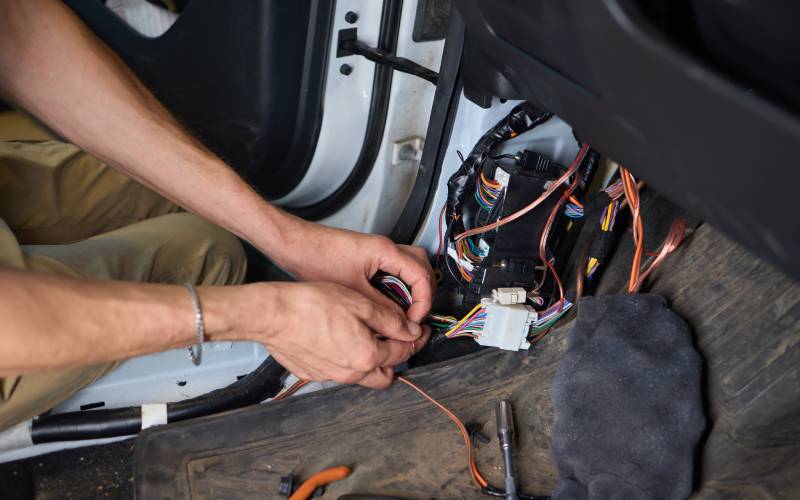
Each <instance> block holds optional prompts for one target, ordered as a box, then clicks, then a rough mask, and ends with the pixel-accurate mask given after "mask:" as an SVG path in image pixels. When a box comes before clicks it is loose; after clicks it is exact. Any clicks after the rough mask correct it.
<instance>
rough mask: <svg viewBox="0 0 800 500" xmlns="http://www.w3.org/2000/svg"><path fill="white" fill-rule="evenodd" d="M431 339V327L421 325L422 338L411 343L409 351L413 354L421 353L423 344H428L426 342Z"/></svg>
mask: <svg viewBox="0 0 800 500" xmlns="http://www.w3.org/2000/svg"><path fill="white" fill-rule="evenodd" d="M430 338H431V327H430V326H428V325H422V336H421V337H420V338H419V339H417V340H415V341H414V342H412V343H411V350H412V352H413V353H414V354H416V353H418V352H419V351H421V350H422V349H423V348H424V347H425V344H427V343H428V340H430Z"/></svg>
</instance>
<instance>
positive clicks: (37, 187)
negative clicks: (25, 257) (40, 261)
mask: <svg viewBox="0 0 800 500" xmlns="http://www.w3.org/2000/svg"><path fill="white" fill-rule="evenodd" d="M179 210H180V208H179V207H178V206H177V205H175V204H174V203H172V202H170V201H168V200H166V199H165V198H163V197H162V196H161V195H159V194H157V193H155V192H154V191H152V190H150V189H148V188H146V187H144V186H143V185H141V184H139V183H138V182H136V181H135V180H133V179H131V178H130V177H127V176H125V175H123V174H121V173H119V172H117V171H116V170H114V169H113V168H111V167H109V166H108V165H105V164H104V163H102V162H100V161H99V160H97V159H95V158H93V157H92V156H89V155H88V154H86V153H84V152H82V151H81V150H79V149H78V148H76V147H75V146H73V145H71V144H66V143H62V142H55V141H45V142H2V141H0V217H1V218H3V219H5V221H6V223H8V225H9V227H11V230H12V231H14V234H15V235H16V237H17V240H18V241H19V243H20V244H22V245H52V244H58V243H70V242H75V241H80V240H83V239H86V238H89V237H91V236H94V235H96V234H100V233H104V232H107V231H111V230H114V229H118V228H120V227H123V226H126V225H128V224H133V223H135V222H139V221H142V220H145V219H147V218H151V217H157V216H159V215H163V214H167V213H173V212H177V211H179Z"/></svg>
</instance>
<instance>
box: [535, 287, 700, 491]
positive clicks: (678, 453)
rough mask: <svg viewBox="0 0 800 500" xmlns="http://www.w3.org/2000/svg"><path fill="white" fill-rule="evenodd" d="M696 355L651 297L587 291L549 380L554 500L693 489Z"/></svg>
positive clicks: (681, 327)
mask: <svg viewBox="0 0 800 500" xmlns="http://www.w3.org/2000/svg"><path fill="white" fill-rule="evenodd" d="M701 376H702V360H701V357H700V354H699V353H698V352H697V350H696V349H695V347H694V345H693V343H692V335H691V332H690V330H689V327H688V326H687V324H686V322H684V321H683V319H681V317H680V316H678V315H677V314H676V313H675V312H673V311H672V310H671V309H669V307H668V306H667V304H666V301H665V300H664V299H663V298H662V297H660V296H658V295H645V294H626V295H605V296H600V297H586V298H583V299H581V301H580V303H579V306H578V317H577V320H576V322H575V326H574V327H573V329H572V332H571V333H570V334H569V338H568V341H567V352H566V354H565V355H564V357H563V359H562V361H561V365H560V367H559V369H558V373H557V374H556V377H555V379H554V381H553V385H552V387H551V394H550V396H551V398H552V399H553V406H554V407H555V426H554V429H553V455H554V457H555V461H556V465H557V467H558V472H559V476H560V478H559V482H558V484H557V485H556V489H555V491H554V492H553V499H555V500H567V499H569V500H573V499H574V500H578V499H603V500H607V499H645V498H647V499H651V498H653V499H662V498H663V499H674V498H686V497H687V496H688V495H689V494H690V493H691V491H692V477H693V471H694V453H695V448H696V446H697V443H698V440H699V439H700V437H701V435H702V433H703V430H704V428H705V417H704V414H703V400H702V389H701V384H702V381H701Z"/></svg>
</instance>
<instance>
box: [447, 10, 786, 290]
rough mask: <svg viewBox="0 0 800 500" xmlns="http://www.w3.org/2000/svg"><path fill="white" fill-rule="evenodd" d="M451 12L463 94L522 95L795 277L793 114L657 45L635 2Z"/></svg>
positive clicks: (661, 42) (677, 50) (663, 42)
mask: <svg viewBox="0 0 800 500" xmlns="http://www.w3.org/2000/svg"><path fill="white" fill-rule="evenodd" d="M455 5H456V8H457V9H458V10H459V12H460V14H461V16H462V18H463V19H464V22H465V25H466V42H465V52H464V61H463V63H462V68H463V76H464V82H465V88H466V91H467V94H468V95H469V96H471V97H476V98H477V99H476V100H477V101H479V102H481V101H484V102H485V100H486V97H487V96H491V95H496V96H498V97H504V98H519V99H528V100H531V101H532V102H533V103H535V104H537V105H539V106H541V107H543V108H545V109H547V110H549V111H552V112H554V113H556V114H557V115H559V116H560V117H562V118H563V119H564V120H566V121H567V122H568V123H570V124H571V125H572V126H573V127H574V128H575V129H576V131H577V133H578V134H579V135H580V137H581V139H582V140H583V141H586V142H588V143H590V144H591V145H592V146H593V147H595V148H596V149H597V150H599V151H600V152H601V153H604V154H606V155H608V156H610V157H612V158H614V159H616V160H618V161H620V162H621V163H623V164H625V165H626V166H627V167H629V168H630V169H631V170H632V171H633V172H634V173H636V174H637V175H639V176H641V177H642V178H643V179H644V180H645V181H646V182H647V183H648V184H649V185H651V186H653V187H654V188H655V189H657V190H658V191H659V192H660V193H663V194H664V195H666V196H667V197H668V198H670V199H671V200H672V201H674V202H676V203H677V204H679V205H681V206H683V207H684V208H686V209H687V210H689V211H690V212H692V213H693V214H695V215H697V216H698V217H702V218H703V219H705V220H708V221H709V222H711V223H713V224H714V225H716V226H717V227H719V228H721V229H722V230H724V231H725V232H726V233H727V234H728V235H730V236H732V237H734V238H735V239H737V240H739V241H740V242H742V243H743V244H745V245H746V246H748V247H749V248H751V249H753V250H755V251H756V252H758V253H759V254H761V255H763V256H764V257H766V258H768V259H770V260H772V261H773V262H775V263H777V264H778V265H780V266H781V267H782V268H783V269H785V270H786V271H788V272H790V273H791V274H792V275H793V276H794V277H795V278H800V259H796V258H793V257H795V256H797V255H798V254H800V218H797V217H794V216H793V214H794V212H795V207H794V202H795V199H796V192H797V190H798V184H800V170H798V169H797V168H795V166H794V163H795V157H796V152H797V151H798V146H800V120H798V116H796V115H794V114H793V113H792V112H790V111H788V110H787V109H783V108H781V107H779V106H776V105H775V104H773V102H772V100H771V99H768V98H764V97H763V96H759V95H754V94H753V93H752V92H750V91H749V90H748V87H747V86H746V85H743V84H741V83H738V82H736V81H734V80H732V78H731V77H728V76H724V75H723V74H722V73H720V72H719V71H718V70H716V69H712V66H711V65H709V64H708V63H707V62H704V60H703V59H701V58H700V57H696V56H694V55H692V54H691V53H689V51H687V50H686V49H685V48H684V47H682V46H680V45H678V44H677V43H674V42H672V41H671V40H669V39H668V38H666V37H665V36H664V35H663V34H662V32H661V31H659V30H657V29H656V28H655V27H654V26H653V25H652V24H651V23H650V22H649V21H648V19H647V18H646V17H645V16H643V15H642V12H641V10H640V6H639V4H638V3H636V2H634V1H633V0H604V1H592V2H586V1H582V0H562V1H560V2H551V1H546V0H525V1H522V0H492V1H488V0H457V1H456V4H455ZM774 8H779V7H774ZM556 42H558V43H556ZM794 56H796V54H795V55H794ZM657 243H658V242H651V243H650V244H651V245H652V246H655V245H656V244H657Z"/></svg>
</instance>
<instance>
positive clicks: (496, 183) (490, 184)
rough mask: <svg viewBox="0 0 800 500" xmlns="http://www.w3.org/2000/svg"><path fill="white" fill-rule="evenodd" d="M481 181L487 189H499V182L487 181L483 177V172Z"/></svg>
mask: <svg viewBox="0 0 800 500" xmlns="http://www.w3.org/2000/svg"><path fill="white" fill-rule="evenodd" d="M481 179H482V180H483V182H484V184H488V185H489V187H492V188H495V189H498V188H500V187H501V186H500V182H499V181H493V180H489V178H487V177H486V176H485V175H483V171H481Z"/></svg>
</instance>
